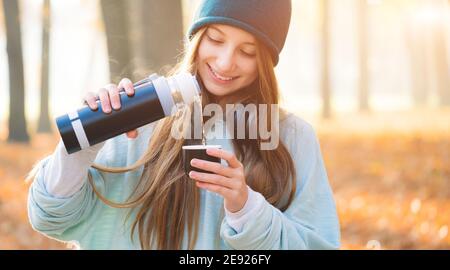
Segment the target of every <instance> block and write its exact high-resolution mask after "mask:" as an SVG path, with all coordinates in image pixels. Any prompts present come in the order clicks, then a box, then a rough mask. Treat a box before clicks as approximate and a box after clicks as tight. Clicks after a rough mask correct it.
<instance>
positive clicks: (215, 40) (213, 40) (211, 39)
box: [206, 35, 223, 44]
mask: <svg viewBox="0 0 450 270" xmlns="http://www.w3.org/2000/svg"><path fill="white" fill-rule="evenodd" d="M206 36H207V37H208V40H209V41H211V42H213V43H217V44H221V43H223V42H222V41H220V40H217V39H213V38H212V37H210V36H208V35H206Z"/></svg>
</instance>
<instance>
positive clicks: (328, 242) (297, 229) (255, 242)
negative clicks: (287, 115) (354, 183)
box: [221, 120, 340, 249]
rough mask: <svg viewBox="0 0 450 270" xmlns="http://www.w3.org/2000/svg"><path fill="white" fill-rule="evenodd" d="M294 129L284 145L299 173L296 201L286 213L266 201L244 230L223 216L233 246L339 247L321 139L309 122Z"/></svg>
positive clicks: (225, 235) (223, 231) (226, 236)
mask: <svg viewBox="0 0 450 270" xmlns="http://www.w3.org/2000/svg"><path fill="white" fill-rule="evenodd" d="M299 121H300V120H299ZM297 126H298V125H297ZM292 130H293V131H291V132H289V135H288V136H289V137H288V138H287V140H286V142H285V144H286V147H287V148H288V150H289V151H290V153H291V156H292V159H293V161H294V164H295V168H296V174H297V179H296V180H297V189H296V193H295V198H294V200H293V201H292V203H291V204H290V205H289V207H288V209H286V211H284V212H281V211H280V210H279V209H277V208H276V207H274V206H272V205H271V204H270V203H268V202H267V201H266V200H264V201H263V205H262V207H260V209H259V212H258V213H256V214H255V218H253V219H250V220H248V221H247V222H246V223H245V224H244V225H243V227H242V231H241V232H236V231H235V230H234V229H233V228H232V227H231V226H230V225H229V224H228V223H227V221H226V219H224V221H223V222H222V225H221V236H222V238H223V239H224V241H225V242H226V243H227V244H228V245H229V246H230V247H231V248H234V249H337V248H339V246H340V232H339V221H338V216H337V212H336V206H335V202H334V199H333V194H332V191H331V188H330V185H329V183H328V177H327V173H326V170H325V166H324V162H323V159H322V155H321V152H320V146H319V142H318V139H317V137H316V134H315V132H314V130H313V128H312V127H311V125H309V124H307V123H306V122H305V123H303V124H302V125H301V127H300V128H295V129H292Z"/></svg>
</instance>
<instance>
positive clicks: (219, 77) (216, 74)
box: [206, 64, 238, 82]
mask: <svg viewBox="0 0 450 270" xmlns="http://www.w3.org/2000/svg"><path fill="white" fill-rule="evenodd" d="M206 65H207V66H208V69H209V70H210V71H211V73H212V75H213V76H214V78H215V79H217V80H219V81H222V82H230V81H233V80H235V79H236V78H238V76H236V77H225V76H221V75H220V74H218V73H217V72H215V71H214V69H212V67H211V66H210V65H209V64H206Z"/></svg>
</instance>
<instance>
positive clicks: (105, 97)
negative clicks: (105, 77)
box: [98, 88, 111, 113]
mask: <svg viewBox="0 0 450 270" xmlns="http://www.w3.org/2000/svg"><path fill="white" fill-rule="evenodd" d="M98 96H99V97H100V103H101V105H102V110H103V112H104V113H111V103H110V101H109V94H108V90H106V89H105V88H102V89H100V91H99V93H98Z"/></svg>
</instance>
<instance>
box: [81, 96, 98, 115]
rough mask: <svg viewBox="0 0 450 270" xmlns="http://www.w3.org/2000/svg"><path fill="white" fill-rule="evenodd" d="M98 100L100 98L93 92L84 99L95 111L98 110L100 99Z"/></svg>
mask: <svg viewBox="0 0 450 270" xmlns="http://www.w3.org/2000/svg"><path fill="white" fill-rule="evenodd" d="M97 98H98V97H97V96H96V95H94V93H92V92H89V93H87V94H86V97H85V98H84V101H85V102H86V104H87V105H88V106H89V108H91V110H93V111H96V110H98V104H97V100H98V99H97Z"/></svg>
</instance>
